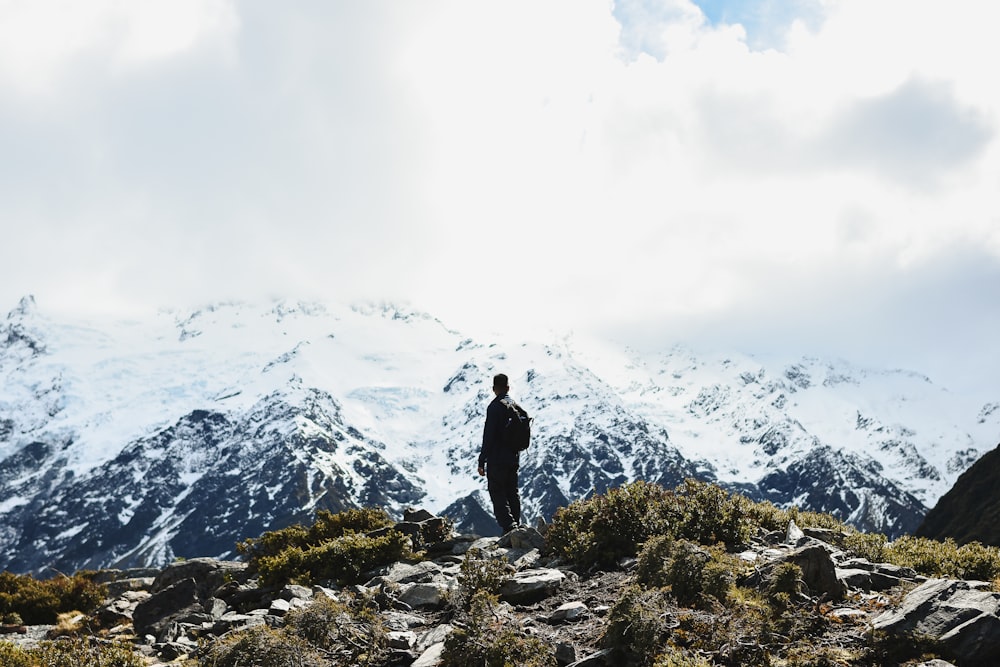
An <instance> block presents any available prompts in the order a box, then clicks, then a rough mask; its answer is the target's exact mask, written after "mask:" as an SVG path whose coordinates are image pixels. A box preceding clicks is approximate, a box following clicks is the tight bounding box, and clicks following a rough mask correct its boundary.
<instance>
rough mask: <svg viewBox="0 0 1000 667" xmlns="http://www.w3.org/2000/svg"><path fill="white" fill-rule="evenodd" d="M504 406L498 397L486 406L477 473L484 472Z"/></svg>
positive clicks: (501, 423) (500, 425) (500, 423)
mask: <svg viewBox="0 0 1000 667" xmlns="http://www.w3.org/2000/svg"><path fill="white" fill-rule="evenodd" d="M504 412H505V408H504V406H503V404H502V403H501V402H500V401H499V399H494V400H493V401H491V402H490V404H489V406H488V407H487V408H486V424H485V425H484V426H483V446H482V447H481V448H480V450H479V474H480V475H485V474H486V459H487V458H488V455H489V453H490V452H491V451H492V449H493V448H494V447H496V444H497V441H498V440H499V438H500V431H501V430H502V429H503V425H504Z"/></svg>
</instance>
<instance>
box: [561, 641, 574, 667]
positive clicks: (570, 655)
mask: <svg viewBox="0 0 1000 667" xmlns="http://www.w3.org/2000/svg"><path fill="white" fill-rule="evenodd" d="M573 662H576V647H575V646H573V645H572V644H570V643H569V642H559V643H557V644H556V663H557V664H559V665H568V664H570V663H573Z"/></svg>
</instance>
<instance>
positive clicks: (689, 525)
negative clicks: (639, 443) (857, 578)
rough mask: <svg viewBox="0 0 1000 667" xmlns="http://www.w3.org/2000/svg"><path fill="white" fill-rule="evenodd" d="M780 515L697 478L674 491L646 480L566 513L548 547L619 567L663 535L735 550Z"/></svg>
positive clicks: (560, 514) (570, 557)
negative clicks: (764, 522) (763, 523)
mask: <svg viewBox="0 0 1000 667" xmlns="http://www.w3.org/2000/svg"><path fill="white" fill-rule="evenodd" d="M778 512H779V511H778V510H777V509H776V508H774V506H773V505H772V506H765V507H763V508H760V507H759V506H757V505H755V504H754V503H753V502H752V501H750V500H748V499H747V498H745V497H743V496H739V495H731V494H729V493H727V492H726V491H725V490H723V489H722V488H720V487H718V486H716V485H714V484H707V483H705V482H699V481H696V480H693V479H689V480H686V481H685V482H684V483H683V484H681V485H680V486H678V487H677V488H676V489H674V490H673V491H666V490H664V489H663V488H661V487H659V486H657V485H656V484H650V483H648V482H644V481H641V480H640V481H637V482H633V483H631V484H626V485H625V486H621V487H618V488H615V489H611V490H610V491H608V492H607V494H605V495H603V496H593V497H591V498H588V499H586V500H578V501H575V502H573V503H571V504H570V505H569V506H568V507H564V508H560V509H559V510H558V511H557V512H556V514H555V516H554V517H553V522H552V525H551V526H550V527H549V530H548V532H547V533H546V544H547V547H548V549H549V550H550V551H551V552H552V553H554V554H556V555H557V556H559V557H561V558H563V559H565V560H567V561H570V562H573V563H576V564H579V565H585V566H590V565H597V566H609V565H614V564H615V563H617V562H618V561H619V560H620V559H621V558H622V557H625V556H634V555H636V553H637V551H638V550H639V547H640V546H641V545H642V544H643V543H645V542H646V541H647V540H649V539H650V538H652V537H654V536H657V535H669V536H671V537H673V538H675V539H686V540H690V541H692V542H697V543H699V544H705V545H710V544H716V543H718V542H722V543H724V544H725V545H726V546H727V547H728V548H730V549H734V548H736V547H738V546H741V545H744V544H746V543H748V542H749V540H750V537H751V535H753V533H754V531H755V530H756V529H757V528H758V527H759V526H760V524H759V521H760V520H761V518H762V517H763V518H770V520H772V521H776V518H775V517H776V516H777V513H778Z"/></svg>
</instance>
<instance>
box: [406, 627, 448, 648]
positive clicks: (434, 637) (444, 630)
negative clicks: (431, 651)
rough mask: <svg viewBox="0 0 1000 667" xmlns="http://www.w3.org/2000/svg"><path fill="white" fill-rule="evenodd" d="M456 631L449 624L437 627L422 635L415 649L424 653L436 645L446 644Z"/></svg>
mask: <svg viewBox="0 0 1000 667" xmlns="http://www.w3.org/2000/svg"><path fill="white" fill-rule="evenodd" d="M454 629H455V628H454V627H452V626H451V625H449V624H448V623H442V624H441V625H438V626H435V627H433V628H431V629H430V630H428V631H427V632H425V633H424V634H422V635H420V639H418V640H417V645H416V646H415V647H414V648H416V650H417V651H419V652H421V653H423V652H424V651H426V650H427V649H428V648H430V647H431V646H433V645H434V644H444V640H445V639H447V638H448V635H450V634H451V632H452V630H454Z"/></svg>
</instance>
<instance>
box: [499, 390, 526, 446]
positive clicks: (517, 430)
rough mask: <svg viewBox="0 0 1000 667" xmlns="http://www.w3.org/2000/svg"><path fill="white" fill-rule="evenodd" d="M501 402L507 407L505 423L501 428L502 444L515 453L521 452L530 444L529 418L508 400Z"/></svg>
mask: <svg viewBox="0 0 1000 667" xmlns="http://www.w3.org/2000/svg"><path fill="white" fill-rule="evenodd" d="M501 402H502V403H503V404H504V405H505V406H507V423H506V424H505V425H504V428H503V442H504V444H505V445H507V446H508V447H510V448H511V449H512V450H514V451H515V452H523V451H524V450H525V449H527V448H528V445H529V444H530V443H531V417H529V416H528V413H527V412H525V411H524V409H523V408H522V407H521V406H520V405H518V404H517V403H515V402H514V401H513V400H511V399H510V398H506V399H504V400H503V401H501Z"/></svg>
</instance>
